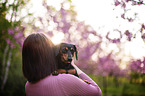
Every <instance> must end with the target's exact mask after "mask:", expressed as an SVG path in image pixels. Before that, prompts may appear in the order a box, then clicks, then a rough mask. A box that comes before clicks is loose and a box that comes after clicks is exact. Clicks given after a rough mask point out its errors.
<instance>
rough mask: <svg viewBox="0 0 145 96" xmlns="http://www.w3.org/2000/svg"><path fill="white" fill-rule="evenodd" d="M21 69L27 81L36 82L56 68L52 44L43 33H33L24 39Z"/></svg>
mask: <svg viewBox="0 0 145 96" xmlns="http://www.w3.org/2000/svg"><path fill="white" fill-rule="evenodd" d="M22 69H23V73H24V76H25V77H26V78H27V79H28V81H29V82H37V81H39V80H40V79H42V78H44V77H46V76H48V75H50V74H51V73H52V72H54V71H55V70H57V64H56V60H55V55H54V45H53V43H52V42H51V40H49V39H48V37H47V36H46V35H45V34H44V33H33V34H31V35H29V36H28V37H27V38H26V39H25V41H24V44H23V49H22Z"/></svg>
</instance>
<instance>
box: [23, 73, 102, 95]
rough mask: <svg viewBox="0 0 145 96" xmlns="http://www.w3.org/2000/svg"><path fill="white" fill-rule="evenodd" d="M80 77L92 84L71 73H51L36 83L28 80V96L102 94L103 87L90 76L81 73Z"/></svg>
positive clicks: (26, 89)
mask: <svg viewBox="0 0 145 96" xmlns="http://www.w3.org/2000/svg"><path fill="white" fill-rule="evenodd" d="M79 77H80V78H82V79H84V80H87V81H89V82H90V83H91V84H87V83H86V82H84V81H83V80H82V79H80V78H78V77H76V76H74V75H71V74H59V75H57V76H53V75H50V76H47V77H45V78H44V79H42V80H40V81H38V82H37V83H35V84H32V83H29V82H28V81H27V83H26V85H25V92H26V96H101V94H102V92H101V89H100V88H99V86H98V85H97V84H96V83H95V82H94V81H93V80H92V79H91V78H90V77H89V76H87V75H86V74H85V73H81V74H80V75H79Z"/></svg>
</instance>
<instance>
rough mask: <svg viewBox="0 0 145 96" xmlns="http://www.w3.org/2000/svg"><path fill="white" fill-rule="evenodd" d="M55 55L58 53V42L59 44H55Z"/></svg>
mask: <svg viewBox="0 0 145 96" xmlns="http://www.w3.org/2000/svg"><path fill="white" fill-rule="evenodd" d="M54 49H55V56H57V55H58V54H59V50H60V44H59V45H55V48H54Z"/></svg>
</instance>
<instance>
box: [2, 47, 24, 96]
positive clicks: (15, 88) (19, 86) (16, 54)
mask: <svg viewBox="0 0 145 96" xmlns="http://www.w3.org/2000/svg"><path fill="white" fill-rule="evenodd" d="M12 54H13V56H12V60H11V63H12V64H11V66H10V69H9V74H8V80H7V83H6V85H5V88H4V91H1V92H0V94H2V95H4V96H25V83H26V80H25V78H24V76H23V73H22V66H21V65H22V64H21V52H20V51H19V49H15V50H13V52H12Z"/></svg>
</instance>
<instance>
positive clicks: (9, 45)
mask: <svg viewBox="0 0 145 96" xmlns="http://www.w3.org/2000/svg"><path fill="white" fill-rule="evenodd" d="M22 5H24V1H23V0H19V1H17V0H14V1H13V2H11V1H8V0H3V1H0V6H1V8H0V18H1V19H0V26H1V27H0V32H1V33H0V42H1V44H0V49H1V50H0V51H1V52H0V53H1V54H0V61H2V62H0V66H1V67H0V68H1V71H0V76H1V77H0V86H1V90H3V89H4V86H5V84H6V81H7V77H8V73H9V67H10V65H11V58H12V56H14V55H15V54H13V50H17V49H19V50H20V49H21V46H22V42H23V40H24V38H25V37H24V30H25V27H23V26H21V23H20V20H17V19H16V18H17V16H18V9H19V8H21V7H22ZM9 11H11V13H8V12H9Z"/></svg>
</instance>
